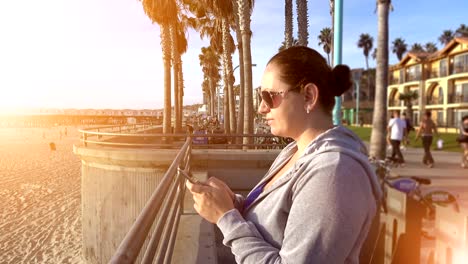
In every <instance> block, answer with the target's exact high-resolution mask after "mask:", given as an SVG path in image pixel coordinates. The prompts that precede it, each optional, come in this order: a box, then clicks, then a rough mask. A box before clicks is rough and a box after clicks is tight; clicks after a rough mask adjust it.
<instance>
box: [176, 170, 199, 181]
mask: <svg viewBox="0 0 468 264" xmlns="http://www.w3.org/2000/svg"><path fill="white" fill-rule="evenodd" d="M177 171H178V172H179V173H180V174H182V175H184V177H185V178H186V179H187V180H189V181H190V182H191V183H193V184H200V183H201V182H200V180H199V179H197V178H196V177H194V176H193V175H192V174H191V173H190V174H189V173H187V172H185V171H184V170H182V169H181V168H177Z"/></svg>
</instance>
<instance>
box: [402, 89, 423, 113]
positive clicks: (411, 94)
mask: <svg viewBox="0 0 468 264" xmlns="http://www.w3.org/2000/svg"><path fill="white" fill-rule="evenodd" d="M418 97H419V96H418V92H417V91H408V92H406V93H400V95H399V97H398V99H399V100H400V101H403V103H404V104H405V106H406V114H407V115H408V117H409V118H413V101H414V100H416V99H418Z"/></svg>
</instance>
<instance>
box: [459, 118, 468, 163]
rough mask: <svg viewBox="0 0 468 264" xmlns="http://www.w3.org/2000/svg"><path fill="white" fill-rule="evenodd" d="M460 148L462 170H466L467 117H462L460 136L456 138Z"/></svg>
mask: <svg viewBox="0 0 468 264" xmlns="http://www.w3.org/2000/svg"><path fill="white" fill-rule="evenodd" d="M457 141H458V143H460V145H461V147H462V163H461V166H462V168H468V115H464V116H463V117H462V122H461V125H460V135H459V136H458V138H457Z"/></svg>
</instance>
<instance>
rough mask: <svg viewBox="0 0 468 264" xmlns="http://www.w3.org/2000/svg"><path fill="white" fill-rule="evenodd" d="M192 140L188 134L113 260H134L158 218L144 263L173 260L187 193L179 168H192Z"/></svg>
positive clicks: (115, 261) (144, 256) (127, 261)
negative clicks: (178, 171)
mask: <svg viewBox="0 0 468 264" xmlns="http://www.w3.org/2000/svg"><path fill="white" fill-rule="evenodd" d="M191 147H192V141H191V140H190V138H187V140H186V141H185V143H184V145H183V146H182V149H181V150H180V152H179V153H178V154H177V156H176V158H175V160H174V161H173V162H172V164H171V165H170V167H169V169H168V170H167V172H166V173H165V174H164V176H163V179H162V181H161V183H160V184H159V185H158V187H157V188H156V190H155V191H154V192H153V194H152V195H151V197H150V199H149V201H148V203H147V204H146V205H145V207H144V208H143V211H142V212H141V213H140V215H139V216H138V217H137V219H136V221H135V222H134V224H133V225H132V227H131V228H130V231H129V232H128V233H127V235H126V236H125V238H124V239H123V241H122V242H121V243H120V246H119V247H118V249H117V251H116V253H115V254H114V256H113V257H112V259H111V261H110V262H111V263H134V262H135V260H136V259H137V258H138V256H139V255H140V251H141V248H142V246H143V244H144V242H145V240H146V238H147V237H148V235H149V233H150V230H151V227H152V226H153V223H154V222H155V220H156V216H158V219H157V221H156V226H155V228H154V231H153V234H152V236H151V239H150V240H149V242H148V246H147V248H146V251H145V252H144V255H143V258H142V263H153V262H155V263H170V262H171V258H172V252H173V250H174V244H175V239H176V235H177V228H178V225H179V219H180V215H181V212H182V205H183V198H184V193H185V185H184V180H183V179H184V178H183V177H180V176H179V174H178V173H177V168H178V167H181V168H182V169H184V170H188V171H190V166H189V164H190V159H191V149H192V148H191Z"/></svg>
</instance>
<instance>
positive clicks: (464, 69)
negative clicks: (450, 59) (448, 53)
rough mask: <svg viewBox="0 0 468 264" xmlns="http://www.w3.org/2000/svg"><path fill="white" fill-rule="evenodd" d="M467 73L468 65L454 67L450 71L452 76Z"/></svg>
mask: <svg viewBox="0 0 468 264" xmlns="http://www.w3.org/2000/svg"><path fill="white" fill-rule="evenodd" d="M465 72H468V64H464V65H463V64H462V65H456V66H454V67H453V69H452V74H458V73H465Z"/></svg>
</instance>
